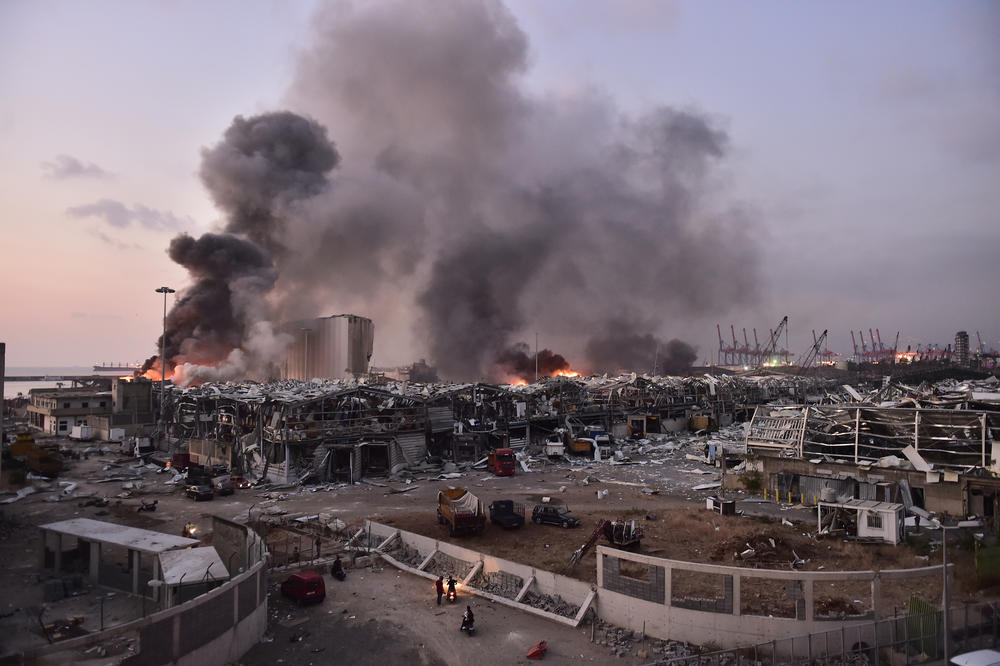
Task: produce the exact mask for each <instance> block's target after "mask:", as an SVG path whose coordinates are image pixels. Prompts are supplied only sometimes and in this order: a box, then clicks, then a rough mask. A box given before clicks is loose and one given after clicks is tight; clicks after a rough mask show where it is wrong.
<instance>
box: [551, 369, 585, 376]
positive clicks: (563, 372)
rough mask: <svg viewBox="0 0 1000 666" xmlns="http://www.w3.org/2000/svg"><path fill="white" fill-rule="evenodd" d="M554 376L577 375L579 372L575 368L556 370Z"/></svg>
mask: <svg viewBox="0 0 1000 666" xmlns="http://www.w3.org/2000/svg"><path fill="white" fill-rule="evenodd" d="M553 376H554V377H579V376H580V373H579V372H576V371H575V370H556V373H555V375H553Z"/></svg>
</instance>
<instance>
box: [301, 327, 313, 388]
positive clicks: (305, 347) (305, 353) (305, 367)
mask: <svg viewBox="0 0 1000 666" xmlns="http://www.w3.org/2000/svg"><path fill="white" fill-rule="evenodd" d="M310 331H312V329H311V328H303V329H302V335H303V337H304V338H305V339H304V340H303V343H302V381H309V332H310Z"/></svg>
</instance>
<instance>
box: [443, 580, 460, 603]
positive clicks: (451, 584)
mask: <svg viewBox="0 0 1000 666" xmlns="http://www.w3.org/2000/svg"><path fill="white" fill-rule="evenodd" d="M445 598H446V599H447V600H448V601H449V602H451V603H455V601H457V600H458V593H457V592H456V591H455V579H454V578H449V579H448V594H447V596H446V597H445Z"/></svg>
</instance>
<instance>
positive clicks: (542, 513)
mask: <svg viewBox="0 0 1000 666" xmlns="http://www.w3.org/2000/svg"><path fill="white" fill-rule="evenodd" d="M531 520H533V521H534V522H535V524H536V525H541V524H542V523H548V524H549V525H559V526H560V527H577V526H578V525H579V524H580V519H579V518H577V517H576V516H574V515H573V513H572V512H571V511H570V510H569V507H565V506H556V505H552V504H536V505H535V508H534V509H532V511H531Z"/></svg>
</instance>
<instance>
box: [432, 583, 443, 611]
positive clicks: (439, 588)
mask: <svg viewBox="0 0 1000 666" xmlns="http://www.w3.org/2000/svg"><path fill="white" fill-rule="evenodd" d="M434 588H435V589H436V590H437V593H438V606H440V605H441V597H442V596H444V576H438V579H437V582H435V583H434Z"/></svg>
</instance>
